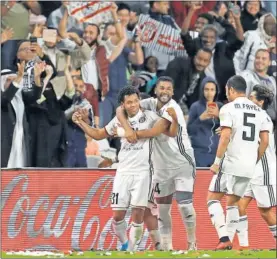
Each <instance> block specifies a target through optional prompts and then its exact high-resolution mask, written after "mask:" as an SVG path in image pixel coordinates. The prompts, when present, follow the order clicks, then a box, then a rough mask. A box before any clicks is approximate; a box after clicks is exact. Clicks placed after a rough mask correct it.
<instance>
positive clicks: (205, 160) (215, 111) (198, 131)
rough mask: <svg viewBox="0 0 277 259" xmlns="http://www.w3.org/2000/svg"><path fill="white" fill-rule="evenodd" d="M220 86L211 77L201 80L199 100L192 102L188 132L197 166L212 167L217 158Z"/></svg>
mask: <svg viewBox="0 0 277 259" xmlns="http://www.w3.org/2000/svg"><path fill="white" fill-rule="evenodd" d="M218 90H219V89H218V86H217V84H216V82H215V80H214V79H213V78H211V77H206V78H204V80H203V81H202V82H201V96H200V99H199V101H197V102H195V103H193V104H192V106H191V107H190V111H189V120H188V126H187V128H188V134H189V136H190V139H191V144H192V147H193V149H194V156H195V160H196V166H199V167H210V166H211V165H212V164H213V162H214V159H215V156H216V150H217V146H218V141H219V136H218V135H217V134H216V132H215V130H216V129H217V128H218V127H219V110H220V108H221V107H222V103H220V102H217V96H218Z"/></svg>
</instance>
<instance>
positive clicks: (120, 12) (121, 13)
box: [117, 3, 133, 40]
mask: <svg viewBox="0 0 277 259" xmlns="http://www.w3.org/2000/svg"><path fill="white" fill-rule="evenodd" d="M117 16H118V19H119V20H120V22H121V25H122V28H123V30H124V33H125V34H126V37H127V39H128V40H131V39H132V37H133V34H132V32H131V31H129V30H128V24H129V22H130V19H131V8H130V6H129V5H128V4H125V3H120V4H119V5H118V9H117Z"/></svg>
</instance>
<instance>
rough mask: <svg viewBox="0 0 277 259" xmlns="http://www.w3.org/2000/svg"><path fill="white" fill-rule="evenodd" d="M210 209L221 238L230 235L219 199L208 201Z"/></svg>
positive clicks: (212, 219)
mask: <svg viewBox="0 0 277 259" xmlns="http://www.w3.org/2000/svg"><path fill="white" fill-rule="evenodd" d="M207 204H208V211H209V214H210V217H211V221H212V224H213V225H214V227H215V229H216V232H217V234H218V237H219V238H222V237H228V233H227V228H226V223H225V215H224V212H223V208H222V206H221V204H220V201H218V200H210V201H208V203H207Z"/></svg>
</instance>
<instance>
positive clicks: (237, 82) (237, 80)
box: [227, 75, 247, 94]
mask: <svg viewBox="0 0 277 259" xmlns="http://www.w3.org/2000/svg"><path fill="white" fill-rule="evenodd" d="M227 87H228V88H231V87H232V88H234V89H235V91H236V92H238V93H244V94H245V92H246V88H247V84H246V81H245V79H244V78H243V77H242V76H237V75H235V76H232V77H231V78H230V79H229V80H228V82H227Z"/></svg>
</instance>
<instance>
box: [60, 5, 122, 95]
mask: <svg viewBox="0 0 277 259" xmlns="http://www.w3.org/2000/svg"><path fill="white" fill-rule="evenodd" d="M111 10H112V11H111V12H112V15H113V19H114V21H115V24H114V27H115V28H116V35H113V36H112V37H109V38H108V40H106V41H103V42H101V43H99V42H98V38H99V36H100V29H99V27H98V26H97V25H96V24H88V25H87V26H86V28H85V31H84V33H83V39H84V41H85V42H86V43H87V44H88V45H89V47H90V48H91V53H90V60H89V61H88V62H87V63H86V64H84V65H83V66H82V68H81V70H82V78H83V80H84V82H85V83H88V84H91V85H93V87H94V89H95V90H96V91H99V92H100V95H101V96H102V98H104V97H105V96H106V95H107V92H108V90H109V87H110V86H109V80H108V72H109V65H110V63H111V62H113V61H114V60H115V59H116V58H117V57H118V55H119V54H120V53H121V51H122V49H123V47H124V45H125V42H126V40H125V38H124V37H123V33H122V26H121V24H120V21H119V20H118V18H117V13H116V11H117V6H116V5H115V4H114V5H113V6H112V9H111ZM67 20H68V12H64V16H63V18H62V20H61V22H60V25H59V34H60V35H61V37H62V38H67V32H66V24H67ZM109 27H111V26H109ZM107 29H108V27H106V29H105V31H106V30H107ZM105 31H104V35H105V34H106V32H105ZM80 58H82V57H80Z"/></svg>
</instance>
